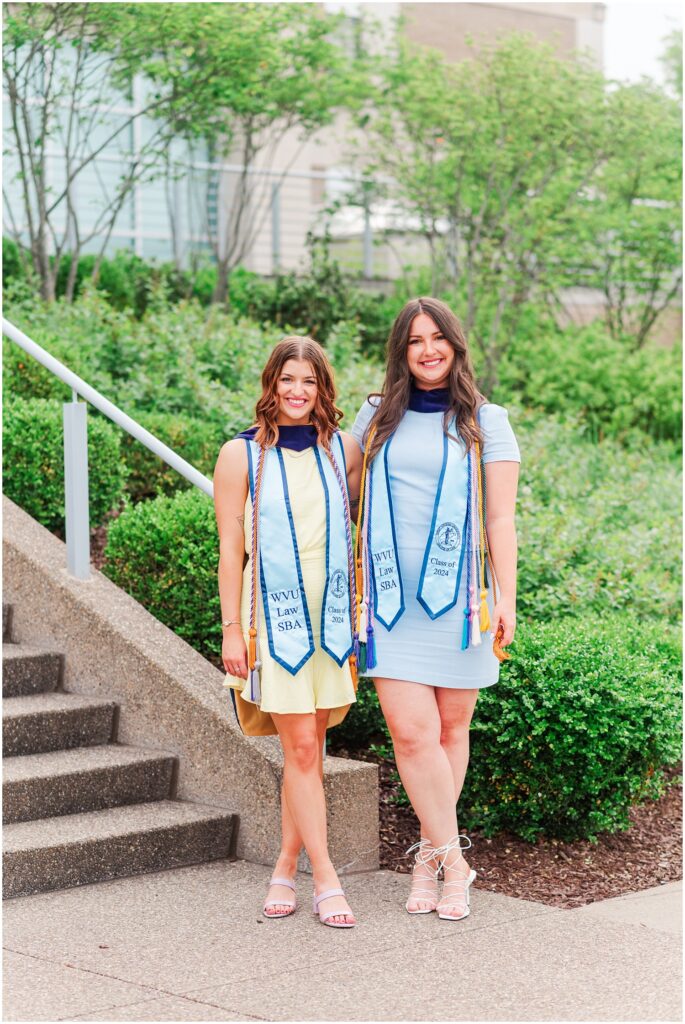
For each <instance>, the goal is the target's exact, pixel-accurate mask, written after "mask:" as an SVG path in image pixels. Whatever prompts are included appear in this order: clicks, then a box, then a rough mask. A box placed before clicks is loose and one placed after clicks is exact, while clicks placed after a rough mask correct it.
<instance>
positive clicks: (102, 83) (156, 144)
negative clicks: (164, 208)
mask: <svg viewBox="0 0 685 1024" xmlns="http://www.w3.org/2000/svg"><path fill="white" fill-rule="evenodd" d="M338 20H339V19H338V18H337V16H332V15H328V14H324V13H322V11H321V10H320V8H319V5H315V4H298V3H294V4H289V3H274V4H258V3H232V4H223V3H218V4H215V3H199V4H195V3H174V4H156V3H155V4H146V3H142V4H141V3H138V4H128V3H103V4H94V3H52V4H44V3H35V4H23V5H17V7H16V9H15V8H12V10H11V12H10V13H8V14H7V15H6V18H5V41H4V53H5V72H4V73H5V85H6V90H7V94H8V98H9V104H10V119H9V123H10V133H11V138H12V143H13V145H12V151H13V152H14V153H15V154H16V157H17V159H18V161H19V172H18V174H17V179H18V181H19V182H20V184H21V189H22V203H21V209H20V210H14V209H13V208H12V206H11V204H10V203H9V202H7V201H6V204H5V205H6V209H7V213H8V219H9V225H10V233H11V235H12V237H13V238H14V239H15V240H16V241H17V242H19V243H20V244H21V243H22V242H24V240H25V236H26V234H28V239H29V243H28V247H27V248H25V250H24V253H25V260H26V262H27V263H31V264H32V266H33V268H34V270H35V272H36V273H37V275H38V277H39V279H40V281H41V290H42V294H43V297H44V298H46V299H48V300H52V299H54V297H55V279H56V275H57V273H58V266H59V263H60V258H61V256H62V255H63V253H65V252H67V251H69V253H70V255H71V261H72V269H71V272H70V277H69V283H68V286H67V290H66V294H67V296H68V297H71V296H72V295H73V290H74V283H75V280H76V276H77V272H78V261H79V255H80V252H81V250H82V249H83V246H84V245H85V244H86V242H88V241H91V240H93V239H97V240H98V242H99V243H100V256H102V254H103V253H104V250H105V247H106V245H107V242H108V240H109V237H110V234H111V231H112V230H113V227H114V224H115V222H116V219H117V217H118V216H119V214H120V212H121V210H122V209H123V206H124V203H125V201H126V200H127V199H128V198H129V197H130V195H131V191H132V189H133V188H134V186H135V185H136V184H137V183H138V182H140V181H142V180H147V181H149V180H152V179H153V178H162V177H164V178H166V179H167V182H168V181H169V180H170V179H173V178H174V177H179V176H183V175H186V174H187V171H188V166H187V161H186V162H185V163H184V162H183V161H181V162H179V161H178V159H175V158H174V155H173V150H172V146H173V143H174V140H178V139H184V140H186V141H191V142H197V141H198V140H201V141H202V142H203V143H204V144H205V146H206V145H207V144H208V145H209V146H210V147H211V150H212V152H213V155H214V157H215V158H216V161H223V160H225V159H231V160H233V161H234V162H236V163H237V164H238V165H239V168H240V169H239V172H238V173H237V174H235V175H234V177H233V178H232V179H231V180H230V181H229V180H228V178H227V177H223V179H222V178H221V177H220V174H218V173H217V171H218V167H217V164H216V163H212V164H210V165H209V167H208V170H207V188H208V189H213V190H216V189H217V188H218V209H219V214H218V223H217V225H216V226H215V227H214V226H213V225H212V224H211V223H210V222H209V218H208V215H207V211H206V210H205V212H204V213H203V215H202V216H203V217H204V218H205V220H206V221H207V223H205V224H204V225H203V227H204V229H205V233H206V234H209V236H210V239H211V242H212V248H213V250H214V253H215V256H216V259H217V265H218V275H217V285H216V289H215V298H216V299H221V300H223V299H225V297H226V291H227V279H228V274H229V272H230V270H231V268H232V267H234V266H235V265H236V264H237V263H238V262H239V261H240V260H241V259H242V258H243V257H244V256H245V254H246V253H247V252H248V251H249V249H250V247H251V245H252V243H253V241H254V238H255V237H256V234H257V232H258V231H259V229H260V227H261V225H262V222H263V220H264V217H265V216H266V214H267V212H268V204H269V200H270V197H271V189H272V186H273V185H278V184H279V182H280V181H281V180H282V179H283V177H284V176H285V174H286V173H287V170H288V168H287V167H286V168H281V169H280V171H279V172H278V173H274V172H273V170H272V164H273V159H274V155H275V152H276V148H277V146H278V144H279V143H280V142H281V140H282V139H283V138H284V136H285V135H286V134H287V133H288V132H291V131H296V132H298V133H299V139H300V141H302V140H303V139H305V138H307V137H308V136H309V135H311V134H312V132H313V131H315V130H316V129H317V128H319V127H321V126H322V125H324V124H327V123H329V122H330V121H331V120H332V118H333V116H334V112H335V111H336V110H337V109H338V108H339V107H340V106H341V105H343V104H345V103H348V102H353V101H354V99H355V95H356V92H357V91H358V89H359V86H360V83H361V79H360V77H359V75H358V73H357V70H358V69H357V63H356V62H355V61H350V60H349V59H348V58H347V56H346V53H345V51H344V50H343V48H342V47H341V46H339V45H338V44H337V43H336V42H335V40H334V38H333V30H334V29H335V27H336V26H337V24H338ZM134 89H135V90H137V92H138V98H139V104H138V107H137V108H136V109H135V110H134V111H132V112H131V113H129V114H125V115H117V114H115V116H112V110H111V105H112V103H113V102H114V101H118V102H119V103H121V102H122V101H124V102H125V101H126V100H127V98H129V97H130V95H131V92H132V90H134ZM143 122H144V123H145V125H146V126H148V128H149V127H150V126H151V130H150V131H149V132H147V133H142V132H139V133H137V134H138V135H139V136H143V135H145V141H144V142H142V143H141V142H140V139H138V140H136V139H135V138H134V133H133V127H134V125H135V124H142V123H143ZM116 146H119V147H120V149H121V156H122V161H123V167H124V171H123V173H122V174H121V176H120V178H119V180H118V181H117V182H116V184H115V185H114V186H113V187H112V186H110V187H109V188H105V187H104V185H103V188H102V190H101V191H102V194H101V195H100V196H99V198H98V203H97V212H96V218H95V221H94V223H93V224H92V225H90V226H89V228H88V230H87V231H85V232H84V230H83V226H82V223H81V218H80V217H79V213H78V204H77V202H76V200H75V192H76V190H77V189H78V187H79V185H80V181H81V177H82V175H83V174H84V173H86V172H90V173H91V175H92V174H93V173H94V174H95V175H96V177H98V178H99V179H101V177H102V176H101V175H100V165H99V163H98V158H99V157H101V155H102V154H103V152H104V151H105V150H106V149H108V148H109V150H110V151H111V149H112V147H116ZM55 148H57V150H58V155H57V156H55V152H54V150H55ZM50 160H52V161H53V165H54V162H55V160H57V162H58V163H59V164H60V167H59V174H58V175H57V178H58V180H59V182H60V184H58V185H56V184H54V182H51V181H50V179H49V173H48V172H49V162H50ZM257 170H258V171H259V172H260V173H259V174H257V173H255V172H256V171H257ZM206 205H207V204H206ZM172 226H173V225H172ZM99 266H100V259H98V261H97V262H96V264H95V267H94V270H93V274H94V276H95V277H97V273H98V271H99Z"/></svg>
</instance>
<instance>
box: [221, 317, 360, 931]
mask: <svg viewBox="0 0 685 1024" xmlns="http://www.w3.org/2000/svg"><path fill="white" fill-rule="evenodd" d="M341 415H342V414H341V412H340V410H339V409H337V408H336V405H335V388H334V384H333V377H332V372H331V368H330V366H329V364H328V361H327V359H326V356H325V354H324V352H323V349H322V348H321V346H320V345H318V344H317V343H316V342H314V341H312V340H311V339H310V338H301V337H291V338H284V339H283V340H282V341H281V342H279V344H278V345H276V347H275V348H274V350H273V352H272V353H271V355H270V357H269V359H268V361H267V364H266V366H265V367H264V371H263V373H262V396H261V398H260V399H259V401H258V403H257V407H256V424H255V425H254V426H253V427H251V428H250V429H249V430H246V431H244V432H243V433H242V434H240V435H238V437H236V438H234V439H233V440H232V441H229V442H228V443H227V444H225V445H224V446H223V448H222V449H221V452H220V454H219V458H218V461H217V465H216V470H215V473H214V501H215V506H216V516H217V523H218V528H219V538H220V559H219V593H220V597H221V615H222V625H223V647H222V659H223V664H224V667H225V669H226V672H227V680H226V682H227V685H228V686H229V687H231V688H232V689H233V693H234V697H235V702H236V711H237V713H238V718H239V721H240V723H241V726H242V728H243V730H244V731H245V732H246V733H248V734H250V735H264V734H267V733H273V732H277V733H278V736H279V737H280V740H281V744H282V747H283V756H284V769H283V789H282V794H281V834H282V836H281V851H280V855H279V857H278V860H277V862H276V866H275V868H274V873H273V877H272V880H271V883H270V886H269V892H268V894H267V900H266V903H265V905H264V914H265V916H266V917H269V918H282V917H288V916H290V915H291V914H292V913H293V912H294V910H295V901H294V899H293V892H294V889H295V884H294V876H295V874H296V871H297V859H298V856H299V853H300V851H301V849H302V846H303V845H304V848H305V849H306V851H307V854H308V856H309V860H310V863H311V866H312V872H313V876H314V909H315V912H317V913H318V914H319V918H320V920H321V921H323V922H324V923H325V924H328V925H331V926H333V927H346V928H349V927H352V926H353V925H354V923H355V921H354V916H353V915H352V912H351V910H350V907H349V905H348V903H347V901H346V899H345V896H344V894H343V891H342V889H341V888H340V882H339V880H338V876H337V874H336V872H335V868H334V867H333V864H332V862H331V859H330V856H329V853H328V845H327V838H326V806H325V798H324V789H323V767H322V752H323V744H324V738H325V734H326V729H327V728H329V727H330V726H332V725H336V724H337V723H338V722H340V721H341V720H342V719H343V718H344V716H345V714H346V712H347V710H348V708H349V706H350V704H352V703H353V702H354V700H355V686H356V670H355V662H354V654H353V651H354V637H353V633H352V628H353V627H352V622H353V609H354V606H355V593H354V565H353V552H352V542H351V534H350V500H351V499H354V500H356V498H357V495H358V488H359V477H360V471H361V456H360V452H359V448H358V446H357V444H356V442H355V441H354V440H353V439H352V438H351V437H350V436H348V435H346V434H342V433H340V432H339V431H338V422H339V420H340V418H341ZM253 513H254V514H253ZM255 551H256V552H257V557H254V558H253V552H255Z"/></svg>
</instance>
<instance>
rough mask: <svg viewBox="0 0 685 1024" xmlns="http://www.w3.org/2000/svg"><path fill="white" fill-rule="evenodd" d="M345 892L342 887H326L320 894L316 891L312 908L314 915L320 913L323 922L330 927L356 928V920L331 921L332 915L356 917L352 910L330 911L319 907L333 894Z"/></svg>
mask: <svg viewBox="0 0 685 1024" xmlns="http://www.w3.org/2000/svg"><path fill="white" fill-rule="evenodd" d="M344 895H345V893H344V892H343V890H342V889H326V891H325V892H322V893H321V894H320V895H319V896H317V895H316V893H314V895H313V899H312V910H313V913H314V917H316V916H317V915H318V918H319V921H321V924H326V925H328V927H329V928H354V926H355V924H356V923H357V922H356V921H350V922H349V923H343V922H341V921H331V918H332V917H354V914H353V913H352V912H351V911H349V912H348V911H347V910H329V911H328V912H326V911H322V910H321V908H320V907H319V904H320V903H323V901H324V900H327V899H330V897H331V896H344Z"/></svg>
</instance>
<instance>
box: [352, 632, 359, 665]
mask: <svg viewBox="0 0 685 1024" xmlns="http://www.w3.org/2000/svg"><path fill="white" fill-rule="evenodd" d="M352 650H353V651H354V656H355V658H356V659H357V664H359V633H355V634H354V637H353V640H352Z"/></svg>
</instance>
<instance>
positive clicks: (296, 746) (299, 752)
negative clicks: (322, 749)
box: [287, 736, 319, 772]
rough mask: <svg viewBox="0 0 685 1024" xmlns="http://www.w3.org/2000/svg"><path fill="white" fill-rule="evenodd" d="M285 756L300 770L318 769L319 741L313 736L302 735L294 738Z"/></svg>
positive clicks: (311, 770) (310, 770)
mask: <svg viewBox="0 0 685 1024" xmlns="http://www.w3.org/2000/svg"><path fill="white" fill-rule="evenodd" d="M287 758H288V760H289V761H290V763H291V764H292V765H293V766H294V767H295V768H297V769H298V771H301V772H313V771H317V772H318V770H319V742H318V740H317V738H316V736H314V737H304V736H303V737H302V738H300V739H297V740H295V741H294V742H293V743H291V744H290V746H289V748H288V753H287Z"/></svg>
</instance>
